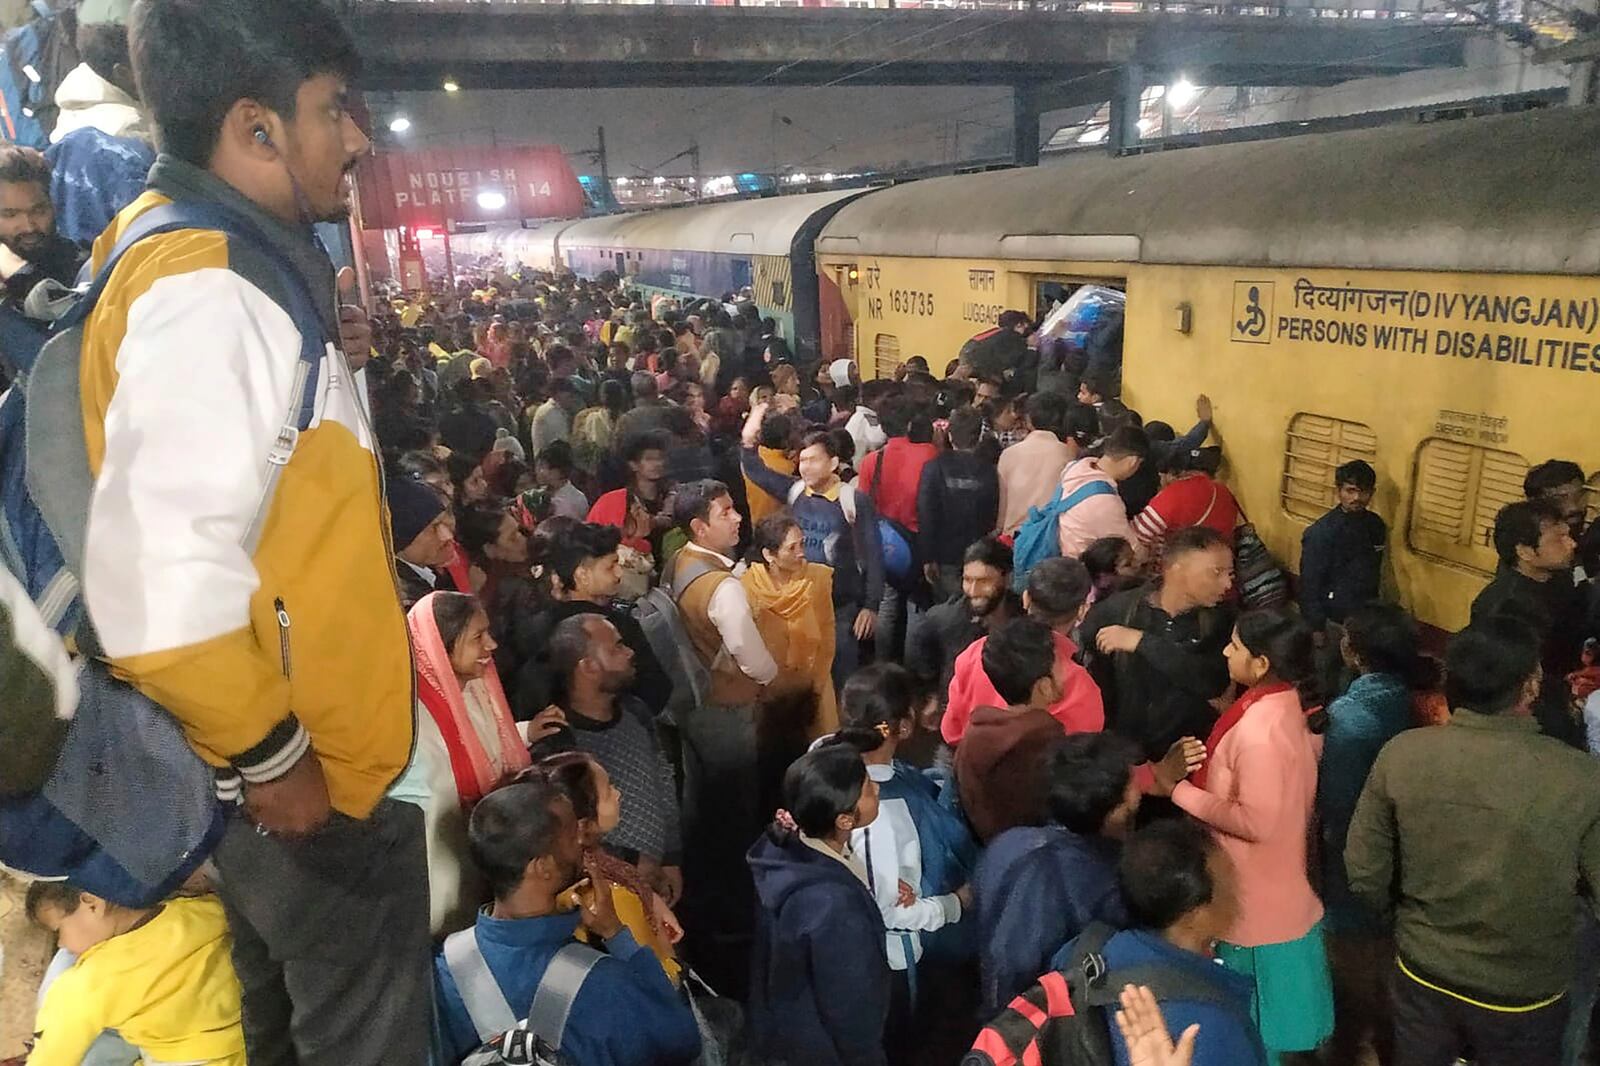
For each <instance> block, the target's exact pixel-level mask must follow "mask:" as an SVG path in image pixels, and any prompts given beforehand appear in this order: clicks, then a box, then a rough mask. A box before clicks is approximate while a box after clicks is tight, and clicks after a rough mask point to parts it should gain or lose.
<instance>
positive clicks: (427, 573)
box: [395, 555, 439, 585]
mask: <svg viewBox="0 0 1600 1066" xmlns="http://www.w3.org/2000/svg"><path fill="white" fill-rule="evenodd" d="M395 558H396V559H398V560H399V561H400V562H402V563H405V564H406V565H407V566H409V567H411V569H413V570H415V571H416V572H417V573H418V575H420V576H421V578H422V580H424V581H426V582H427V583H428V584H430V585H432V584H434V583H435V582H436V581H438V580H439V578H438V575H436V574H435V573H434V572H433V571H432V570H430V569H428V568H427V567H426V566H418V565H417V564H416V563H414V562H412V561H411V560H410V559H401V558H400V556H398V555H396V556H395Z"/></svg>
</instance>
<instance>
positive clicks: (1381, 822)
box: [1345, 710, 1600, 1006]
mask: <svg viewBox="0 0 1600 1066" xmlns="http://www.w3.org/2000/svg"><path fill="white" fill-rule="evenodd" d="M1345 866H1346V870H1347V872H1348V874H1349V878H1350V888H1351V890H1352V891H1353V892H1354V893H1355V894H1356V895H1357V896H1358V897H1360V898H1361V899H1363V900H1364V901H1366V902H1367V903H1368V904H1369V905H1370V906H1372V907H1373V908H1374V909H1375V910H1377V911H1378V912H1380V913H1382V914H1385V915H1388V916H1391V917H1392V918H1393V921H1394V928H1395V946H1396V949H1397V951H1398V954H1399V956H1400V960H1401V962H1402V963H1403V964H1404V965H1405V967H1406V968H1407V969H1408V970H1410V971H1411V972H1412V973H1413V974H1414V975H1415V976H1417V977H1419V978H1422V979H1423V980H1425V981H1427V982H1429V983H1432V984H1436V985H1439V986H1441V987H1443V988H1445V989H1448V990H1450V991H1453V992H1456V993H1459V994H1460V995H1463V996H1466V997H1468V998H1470V999H1473V1000H1478V1001H1481V1002H1483V1003H1487V1004H1491V1005H1495V1006H1525V1005H1528V1004H1532V1003H1536V1002H1539V1001H1541V1000H1544V999H1548V998H1550V997H1553V996H1557V995H1559V994H1560V993H1561V992H1563V991H1564V990H1565V989H1566V987H1567V985H1568V983H1569V982H1570V981H1571V979H1572V973H1573V962H1574V953H1573V946H1574V933H1575V920H1576V918H1577V907H1578V905H1579V892H1580V889H1581V890H1582V891H1583V892H1584V893H1585V894H1589V895H1592V893H1593V891H1594V888H1595V886H1600V764H1596V762H1595V761H1594V759H1593V757H1592V756H1589V755H1587V754H1585V753H1583V752H1579V751H1575V750H1573V749H1572V748H1569V747H1567V746H1566V745H1564V744H1562V743H1561V742H1560V741H1558V740H1554V739H1552V738H1550V737H1546V736H1541V735H1540V733H1539V726H1538V723H1537V722H1536V721H1534V719H1532V718H1529V717H1516V716H1510V715H1484V714H1477V713H1475V712H1473V711H1466V710H1458V711H1456V712H1455V714H1454V715H1453V716H1452V718H1451V720H1450V722H1449V723H1448V724H1447V725H1444V726H1441V727H1439V728H1436V729H1414V730H1411V731H1409V732H1406V733H1402V734H1401V735H1400V736H1398V737H1395V738H1394V739H1393V740H1391V741H1390V742H1389V743H1388V744H1387V745H1385V747H1384V749H1383V751H1382V752H1381V753H1380V754H1379V755H1378V761H1377V762H1376V763H1375V764H1374V765H1373V768H1372V773H1371V775H1370V776H1369V777H1368V778H1367V784H1366V788H1365V789H1364V790H1363V791H1362V793H1361V799H1360V800H1359V801H1358V803H1357V804H1356V810H1355V816H1354V818H1353V819H1352V820H1351V823H1350V834H1349V838H1348V842H1347V843H1346V846H1345Z"/></svg>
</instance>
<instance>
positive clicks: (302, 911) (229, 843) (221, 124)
mask: <svg viewBox="0 0 1600 1066" xmlns="http://www.w3.org/2000/svg"><path fill="white" fill-rule="evenodd" d="M130 40H131V42H132V57H133V67H134V75H135V78H136V81H137V84H138V88H139V95H140V98H141V99H142V100H143V101H144V103H145V105H146V106H147V107H148V108H149V110H150V113H151V116H152V118H153V119H154V121H155V124H156V126H157V128H159V129H160V131H161V137H160V141H161V144H160V147H161V151H162V154H161V156H160V158H159V159H158V160H157V162H156V165H155V167H154V168H153V169H152V170H151V173H150V180H149V189H148V191H146V192H145V193H144V194H143V195H142V196H140V197H139V199H138V200H136V201H134V202H133V203H132V204H130V205H129V206H128V207H127V208H126V209H125V210H124V211H123V212H122V213H121V214H120V215H119V216H118V217H117V220H116V221H115V222H114V223H113V225H112V228H111V229H110V230H108V231H107V233H106V234H104V235H103V236H102V238H101V239H100V241H99V242H97V245H96V248H95V253H94V260H95V262H96V263H97V264H99V263H101V262H103V261H104V260H105V259H106V257H107V255H108V254H109V252H110V250H111V248H112V246H113V244H114V242H115V241H116V239H117V237H118V236H119V235H120V234H121V233H122V232H123V230H125V229H126V227H127V226H128V225H129V224H130V223H132V221H133V220H134V219H136V218H138V217H139V216H141V215H143V214H144V213H145V212H146V211H149V210H151V209H153V208H155V207H158V206H160V205H162V204H164V203H166V202H168V201H185V202H198V203H201V204H204V205H207V206H209V207H212V208H214V209H219V210H222V211H226V212H229V213H231V214H233V215H236V216H238V217H240V218H241V219H243V220H244V224H245V225H247V226H248V227H249V229H250V231H251V232H252V233H253V236H252V237H248V238H246V237H234V236H230V235H227V234H224V233H222V232H220V231H215V230H205V229H193V230H181V231H176V232H171V233H166V234H162V235H159V236H155V237H150V238H148V239H146V240H144V241H142V242H140V243H139V244H138V245H137V246H135V247H134V249H133V250H132V251H131V252H130V253H128V255H127V256H125V257H124V258H123V260H122V261H121V265H120V267H119V269H118V270H117V272H116V274H115V276H114V278H113V279H112V281H111V283H110V284H109V285H108V287H107V288H106V290H105V294H104V296H103V298H102V299H101V300H100V302H99V304H98V305H97V307H96V308H95V310H94V312H93V313H92V314H91V315H90V317H89V319H88V322H87V324H86V327H85V334H84V344H83V356H82V369H81V387H82V393H83V406H84V412H85V418H84V421H85V426H86V431H87V432H86V436H87V440H86V442H85V443H86V445H87V448H88V454H89V460H90V468H91V472H92V473H93V475H94V476H95V479H96V480H95V485H94V492H93V498H92V505H91V507H90V510H89V520H88V527H87V534H86V547H85V559H84V571H85V572H84V582H83V584H84V589H85V598H86V602H87V605H88V609H89V612H90V614H91V616H92V617H93V619H94V622H95V626H96V628H97V630H98V631H99V636H100V639H101V641H102V643H103V644H104V646H105V651H106V654H107V657H108V658H109V659H110V660H111V662H112V663H113V664H114V665H115V666H116V668H117V670H118V671H119V673H120V674H121V675H122V676H124V677H126V678H128V679H129V680H130V681H131V682H132V683H133V684H134V685H136V686H137V687H138V688H139V689H141V690H142V691H143V692H144V693H145V694H146V695H148V696H150V697H151V698H152V699H154V700H156V701H157V702H159V703H160V704H161V705H162V706H164V707H166V708H167V709H168V710H169V711H171V712H172V714H173V715H174V716H175V717H176V718H177V719H178V721H179V722H180V723H181V724H182V725H183V727H184V730H185V731H186V733H187V734H188V736H189V740H190V742H191V743H192V744H193V745H194V747H195V749H196V750H197V751H198V752H199V754H200V755H201V756H202V757H203V758H204V759H206V760H207V761H208V762H209V763H211V764H212V765H213V766H215V767H216V768H217V786H218V793H219V796H220V797H221V798H222V799H223V801H224V803H225V805H226V807H227V809H228V816H227V824H226V828H225V830H224V835H223V838H222V841H221V843H220V845H219V846H218V848H217V851H216V862H217V866H218V868H219V869H220V871H221V872H222V878H221V880H222V885H223V887H222V893H221V894H222V900H223V904H224V906H225V907H226V908H227V914H228V924H229V926H230V928H231V929H232V932H233V938H234V944H233V954H234V966H235V969H236V970H237V971H238V973H239V977H240V983H241V985H242V986H243V988H244V1002H243V1009H244V1017H243V1021H244V1033H245V1042H246V1049H247V1052H248V1055H249V1059H250V1062H251V1063H252V1064H253V1066H254V1064H262V1066H280V1064H281V1066H334V1064H339V1066H363V1064H370V1066H377V1064H379V1063H390V1062H420V1061H423V1059H424V1058H425V1057H426V1055H427V1053H428V1052H427V1048H428V1044H429V1018H430V1010H431V1008H430V1003H429V999H430V997H429V983H428V953H429V947H428V882H427V865H426V860H425V856H424V845H423V829H422V812H421V811H420V810H419V809H418V808H416V807H414V806H410V805H407V804H401V803H396V802H395V801H393V800H390V799H387V798H385V794H386V793H387V792H388V790H389V788H390V786H391V785H392V784H393V783H394V782H395V780H396V779H397V778H398V777H399V776H400V774H401V772H402V771H403V770H404V769H405V768H406V765H407V763H408V762H409V760H410V757H411V752H412V746H413V722H414V705H413V696H412V691H413V690H412V683H413V678H412V665H411V654H410V645H409V640H408V636H407V631H406V621H405V616H404V615H403V614H402V612H401V609H400V603H399V598H398V596H397V595H396V592H395V573H394V562H393V558H392V556H391V550H392V549H391V548H390V547H389V545H388V543H387V533H386V531H385V529H384V524H385V519H384V515H385V506H384V497H383V485H382V482H381V480H380V478H379V467H378V462H377V457H376V455H375V451H376V447H375V443H374V441H373V439H372V434H371V431H370V430H369V428H368V419H367V414H366V410H365V403H364V401H363V399H362V395H361V394H362V393H363V391H364V389H365V383H364V381H363V379H362V377H361V376H360V374H359V373H353V372H352V370H351V367H350V364H349V362H348V361H347V360H346V358H345V356H344V354H343V353H342V352H340V351H339V349H338V348H337V347H335V345H334V343H332V342H334V341H336V340H337V339H338V338H339V336H340V324H339V312H338V309H337V308H336V306H335V299H334V292H335V285H334V272H333V266H332V264H331V263H330V262H329V260H328V257H327V255H326V254H325V253H324V252H323V251H322V249H321V248H320V247H319V246H318V245H317V244H316V242H315V241H314V239H313V237H312V232H311V226H312V224H313V223H315V222H318V221H343V220H344V219H345V218H346V217H347V215H348V212H349V203H348V195H349V187H348V184H347V181H346V178H347V176H348V174H349V172H350V170H351V169H352V168H354V166H355V165H356V163H357V162H358V161H359V160H360V159H361V157H362V156H364V155H365V154H366V153H367V150H368V141H367V138H366V136H365V135H364V134H363V133H362V132H361V130H360V129H359V128H358V127H357V126H356V123H355V120H354V118H353V117H352V116H351V113H350V111H349V110H348V106H347V100H348V97H349V94H350V92H351V91H352V87H351V82H352V81H353V80H354V78H355V76H356V74H357V72H358V70H359V66H360V61H359V59H358V57H357V54H356V49H355V44H354V42H353V41H352V40H351V39H350V37H349V35H348V34H347V33H346V32H345V30H344V28H343V27H342V26H341V25H340V24H339V22H338V20H337V19H336V18H334V16H333V15H332V14H330V13H329V11H328V9H327V8H326V7H325V6H324V5H323V4H321V3H319V2H317V0H277V2H275V3H273V4H270V5H264V4H261V3H258V2H256V0H141V2H140V3H139V4H138V6H136V7H135V9H134V12H133V18H132V23H131V25H130ZM268 256H271V257H272V258H273V259H276V260H281V261H282V262H283V263H285V264H286V267H285V270H275V269H273V268H271V267H267V266H265V265H264V264H265V263H267V262H268V261H269V259H268ZM286 271H292V273H293V274H295V275H298V278H297V279H293V278H291V279H290V280H289V282H288V283H289V284H291V285H303V286H304V290H305V292H306V293H308V294H309V296H310V300H311V302H312V303H313V305H314V309H315V318H316V325H317V327H319V328H318V333H319V334H320V336H319V337H317V338H316V339H315V341H314V343H318V342H320V343H319V345H318V346H320V347H321V348H322V350H323V353H324V354H323V357H322V359H321V361H320V364H319V365H318V367H317V372H316V389H315V393H314V396H313V397H312V402H313V405H314V415H315V417H314V420H313V422H312V425H311V428H309V429H307V430H305V431H303V432H301V433H300V434H299V436H298V440H297V443H296V445H295V447H294V449H293V452H292V454H291V456H290V457H289V459H288V461H287V463H286V464H285V465H284V466H283V467H282V469H281V473H280V474H279V476H278V478H277V485H276V490H275V492H274V494H273V496H272V498H271V505H270V510H269V512H268V515H267V520H266V522H265V524H264V525H263V526H262V534H261V537H260V541H259V544H258V546H256V547H255V549H254V550H253V551H251V550H247V548H246V547H244V546H242V545H241V541H242V540H243V539H244V535H245V531H246V529H247V528H248V526H249V525H250V522H251V518H252V516H253V515H254V513H255V511H256V508H257V506H258V503H259V501H260V498H261V496H262V493H263V489H264V488H265V473H264V471H265V469H266V467H267V466H268V464H267V462H266V457H267V456H268V455H269V454H271V452H272V450H273V447H274V442H275V440H276V439H277V436H278V433H279V429H280V426H281V423H282V421H283V418H284V411H285V410H286V409H287V407H288V404H289V402H290V399H291V394H292V391H293V390H292V389H291V388H290V382H291V381H292V380H293V378H294V376H295V372H296V368H297V365H298V364H299V361H300V355H301V350H302V344H303V341H302V337H301V333H300V327H297V325H296V323H295V319H294V318H293V317H291V315H290V314H289V313H286V310H285V305H284V304H283V303H282V302H280V301H282V300H284V299H285V297H284V296H283V294H282V293H281V292H280V290H281V289H282V288H283V287H284V275H285V272H286ZM304 328H312V327H310V326H305V327H304ZM335 815H337V817H336V818H334V816H335ZM330 819H333V820H331V821H330Z"/></svg>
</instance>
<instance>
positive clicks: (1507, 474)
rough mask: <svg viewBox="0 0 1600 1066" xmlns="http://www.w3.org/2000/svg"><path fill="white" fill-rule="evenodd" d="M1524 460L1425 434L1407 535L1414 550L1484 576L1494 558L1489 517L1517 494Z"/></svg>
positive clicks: (1489, 572) (1518, 496)
mask: <svg viewBox="0 0 1600 1066" xmlns="http://www.w3.org/2000/svg"><path fill="white" fill-rule="evenodd" d="M1527 472H1528V460H1526V459H1524V458H1523V457H1522V456H1520V455H1518V454H1517V453H1516V452H1506V451H1501V450H1499V449H1497V448H1484V447H1481V446H1479V445H1476V444H1463V443H1461V442H1460V441H1454V440H1446V439H1444V438H1443V437H1429V438H1428V439H1427V440H1424V441H1423V442H1422V446H1421V447H1420V448H1418V449H1417V465H1416V474H1415V479H1414V483H1413V486H1412V498H1411V525H1410V529H1409V532H1408V537H1407V539H1408V540H1409V541H1410V543H1411V549H1412V550H1413V551H1415V552H1416V553H1417V554H1418V555H1425V556H1430V557H1432V558H1435V559H1438V560H1440V561H1442V562H1447V563H1454V564H1455V565H1457V566H1464V567H1466V568H1467V569H1469V570H1476V571H1478V572H1479V573H1481V574H1484V575H1485V576H1488V575H1492V574H1493V573H1494V571H1495V567H1496V565H1497V563H1498V558H1497V557H1496V555H1495V551H1494V519H1495V515H1497V514H1499V513H1500V508H1502V507H1504V506H1505V505H1506V504H1508V503H1513V502H1515V501H1517V500H1520V499H1522V479H1523V476H1524V475H1526V474H1527Z"/></svg>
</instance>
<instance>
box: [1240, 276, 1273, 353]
mask: <svg viewBox="0 0 1600 1066" xmlns="http://www.w3.org/2000/svg"><path fill="white" fill-rule="evenodd" d="M1233 315H1234V318H1233V339H1234V340H1235V341H1240V342H1242V343H1245V344H1267V343H1269V342H1270V341H1271V340H1272V337H1271V330H1270V326H1271V323H1272V283H1271V282H1252V281H1240V282H1235V283H1234V287H1233Z"/></svg>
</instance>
